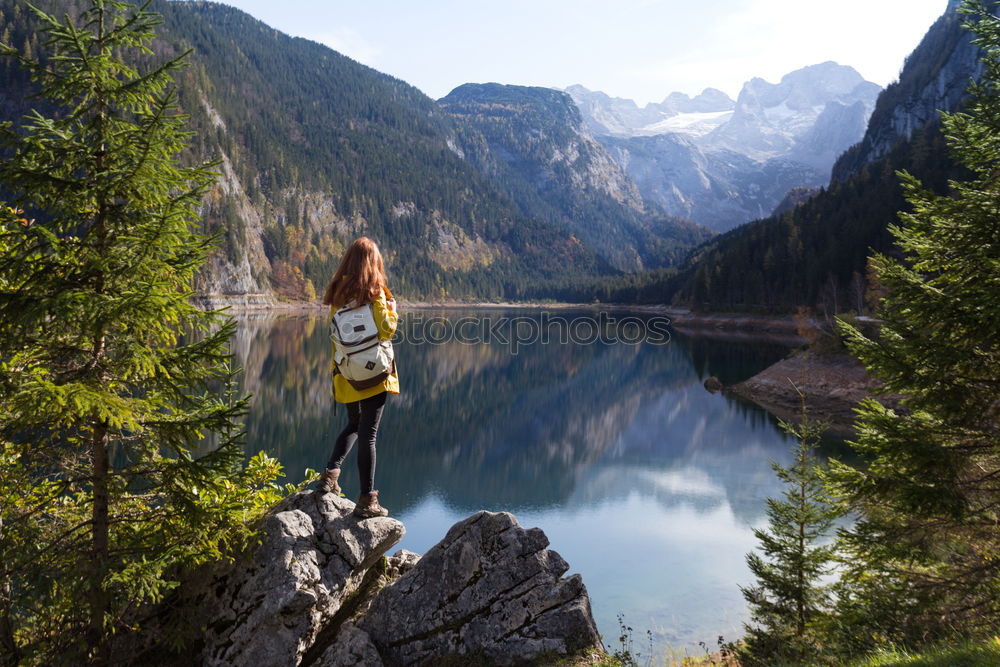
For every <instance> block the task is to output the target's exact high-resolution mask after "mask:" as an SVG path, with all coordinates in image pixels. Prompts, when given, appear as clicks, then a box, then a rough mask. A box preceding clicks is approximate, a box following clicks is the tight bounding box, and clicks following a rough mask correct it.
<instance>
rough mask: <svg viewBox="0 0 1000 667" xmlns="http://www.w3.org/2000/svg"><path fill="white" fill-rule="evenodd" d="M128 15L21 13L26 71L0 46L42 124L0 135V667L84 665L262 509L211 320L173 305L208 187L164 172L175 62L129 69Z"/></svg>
mask: <svg viewBox="0 0 1000 667" xmlns="http://www.w3.org/2000/svg"><path fill="white" fill-rule="evenodd" d="M148 4H149V3H148V2H147V3H146V5H143V6H142V7H140V8H136V7H133V6H131V5H129V4H128V3H125V2H118V1H115V0H91V1H90V2H88V3H86V6H85V7H84V9H83V11H82V12H79V13H76V12H74V16H76V18H75V19H74V18H72V17H71V16H69V15H67V16H66V17H65V18H64V19H62V20H59V19H57V18H55V17H53V16H49V15H47V14H45V13H43V12H41V11H38V10H33V11H34V15H35V17H36V19H37V21H39V22H40V24H41V25H42V26H43V27H44V32H45V35H46V37H45V39H44V41H43V42H42V43H41V47H40V48H39V49H38V50H37V51H41V50H44V51H45V52H46V54H47V58H46V64H45V66H42V64H40V62H39V61H38V60H35V59H32V58H30V57H28V54H18V53H17V52H16V51H14V50H13V49H11V48H10V47H8V46H4V48H3V53H4V54H5V55H7V56H9V57H13V58H15V59H16V60H18V61H19V62H20V63H21V64H22V65H24V66H25V67H27V68H28V69H29V70H30V71H31V73H32V75H33V77H34V78H35V80H36V81H37V82H38V84H39V86H40V87H41V89H42V91H43V97H44V98H46V99H47V100H49V101H51V102H53V103H54V104H56V105H58V107H59V108H61V109H62V110H63V111H62V112H60V113H59V114H58V115H56V116H55V117H43V116H42V115H41V114H39V113H37V112H36V113H33V114H32V115H30V116H29V117H28V118H26V119H25V121H24V122H23V123H22V125H21V127H20V128H17V129H16V130H15V129H13V128H12V127H11V126H10V125H9V124H8V125H6V126H4V127H2V135H3V140H4V141H5V143H6V146H7V153H6V155H5V157H6V158H7V159H6V160H5V162H4V164H3V166H2V167H0V189H2V190H3V191H4V192H6V193H8V194H9V195H10V196H12V197H13V198H14V201H16V202H17V206H18V207H20V208H21V209H23V210H24V213H14V212H13V211H12V210H11V209H5V210H6V214H5V215H4V217H3V219H2V221H0V222H2V224H0V251H2V254H0V442H2V444H3V450H2V461H0V473H2V474H0V511H2V516H0V561H2V565H0V650H2V651H3V652H4V659H5V660H8V661H12V662H13V661H17V660H20V659H22V658H23V659H26V660H32V661H36V662H40V663H49V664H51V663H60V664H62V663H67V662H84V661H91V662H94V663H102V662H106V661H107V659H108V658H109V651H110V642H109V639H110V636H111V635H112V633H116V632H120V631H123V630H125V629H127V628H132V629H134V628H135V627H136V625H137V624H138V623H139V619H138V617H137V616H136V610H137V609H138V608H139V606H140V605H142V604H143V603H146V602H151V601H156V600H158V599H160V598H162V596H163V595H164V593H165V592H166V591H168V590H169V589H170V588H171V587H172V586H173V585H175V583H174V577H176V576H177V574H178V571H179V570H180V569H181V568H183V567H184V566H190V565H192V564H195V563H198V562H202V561H205V560H206V559H214V558H218V557H220V556H223V555H225V554H226V553H228V551H229V550H230V549H232V548H235V547H238V546H240V544H241V542H242V541H243V540H245V539H246V537H247V536H248V529H247V528H246V521H247V520H248V519H249V518H252V515H253V513H255V512H259V511H260V510H261V509H262V508H263V507H264V505H265V504H266V503H268V502H271V501H273V500H274V499H275V491H274V489H273V486H272V485H271V484H270V482H271V480H273V479H274V477H275V476H276V474H277V468H276V463H274V462H273V461H271V460H269V459H266V458H265V457H258V458H256V459H254V461H253V465H252V466H251V467H250V469H248V470H247V471H242V466H241V461H242V458H243V454H242V447H241V440H240V435H241V432H240V428H239V426H238V419H239V418H240V416H241V415H242V414H243V412H244V411H245V408H246V400H245V399H243V398H239V397H237V396H236V395H235V394H234V391H233V386H234V385H233V370H232V368H231V366H230V362H229V359H230V355H229V353H228V348H227V345H228V340H229V338H230V336H231V334H232V332H233V326H234V325H233V322H232V321H230V320H227V319H226V318H224V317H223V316H222V315H221V314H220V313H217V312H203V311H201V310H199V309H197V308H196V307H195V306H193V305H192V304H191V301H190V297H191V295H192V284H193V278H194V275H195V272H196V271H197V270H198V269H199V267H200V266H201V264H202V263H203V261H204V260H205V258H206V255H207V253H209V252H210V251H211V250H212V247H213V245H212V239H210V238H207V237H204V236H201V235H199V234H198V233H196V231H195V230H196V229H197V226H198V222H197V217H196V211H197V208H198V206H199V204H200V201H201V197H202V195H203V193H204V191H205V188H206V187H207V186H208V185H209V184H210V183H211V182H212V179H213V178H214V175H213V173H212V172H211V171H210V170H209V169H207V168H206V167H204V166H202V167H194V168H190V167H181V166H179V163H178V156H179V154H180V153H181V152H182V151H183V150H184V148H185V146H186V144H187V141H188V140H189V138H190V137H189V134H188V132H187V131H186V130H185V127H184V124H185V117H184V116H183V115H181V114H180V113H179V111H178V109H177V108H176V106H175V104H174V92H173V90H172V88H171V74H172V72H174V71H176V70H177V69H178V68H179V67H181V66H182V64H183V57H181V58H178V59H175V60H171V61H169V62H166V63H163V64H160V65H155V64H153V63H152V62H151V61H152V52H151V51H150V50H149V48H148V45H149V44H150V43H151V41H152V39H153V36H154V29H155V27H156V25H157V24H158V22H159V19H158V17H157V16H156V15H155V14H153V13H151V12H149V11H147V9H146V7H147V6H148ZM29 7H30V6H29ZM42 47H43V48H42ZM36 55H37V53H36ZM126 58H127V59H128V60H125V59H126ZM130 63H131V64H130ZM143 63H145V64H147V65H148V66H145V67H141V65H142V64H143Z"/></svg>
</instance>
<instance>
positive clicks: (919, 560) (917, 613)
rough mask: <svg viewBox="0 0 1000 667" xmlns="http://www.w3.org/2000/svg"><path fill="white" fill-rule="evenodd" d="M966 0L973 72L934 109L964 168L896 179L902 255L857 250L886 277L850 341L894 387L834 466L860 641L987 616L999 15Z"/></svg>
mask: <svg viewBox="0 0 1000 667" xmlns="http://www.w3.org/2000/svg"><path fill="white" fill-rule="evenodd" d="M995 10H996V5H995V3H993V2H990V3H988V4H987V3H985V2H981V1H978V0H977V1H974V2H968V3H966V6H965V11H966V13H967V14H968V15H969V17H970V25H969V27H970V28H971V29H973V30H974V31H975V32H976V34H977V35H978V42H979V44H980V45H981V46H982V47H983V52H984V54H985V56H984V64H985V68H986V69H985V75H984V76H983V78H982V79H981V81H980V82H979V83H978V84H975V85H973V86H972V88H971V92H972V95H973V101H972V103H971V105H970V106H969V107H968V110H967V112H965V113H955V114H945V115H944V121H943V122H944V128H945V134H946V136H947V137H948V139H949V143H950V145H951V148H952V153H953V156H954V158H955V159H956V160H958V161H959V162H960V163H961V164H963V165H964V166H965V167H966V168H967V169H969V170H970V171H971V172H972V174H973V177H972V178H971V179H970V180H967V181H964V182H959V181H953V182H951V184H950V188H951V191H952V192H951V194H950V195H948V196H939V195H934V194H932V193H931V192H929V191H928V190H926V189H925V188H923V187H922V185H921V183H920V182H918V181H917V180H916V179H914V178H912V177H910V176H908V175H904V181H905V184H906V193H907V199H908V201H909V203H910V205H911V206H912V212H910V213H905V214H903V215H901V220H902V224H900V225H899V226H896V227H893V228H892V233H893V235H894V236H895V238H896V242H897V243H898V245H899V247H900V248H901V249H902V250H903V251H904V253H905V257H906V259H905V261H896V260H893V259H891V258H888V257H886V256H876V257H875V258H874V260H873V262H874V265H875V267H876V269H877V273H878V277H879V280H880V281H881V283H882V284H883V285H884V287H885V288H886V289H887V295H886V296H885V298H884V300H883V302H882V308H881V318H882V320H884V325H883V327H882V331H881V336H880V337H878V338H877V339H869V338H866V337H865V336H864V335H862V334H861V333H860V332H858V331H857V330H855V329H853V328H851V327H845V329H846V330H847V333H848V334H849V345H850V347H851V349H852V351H853V352H854V353H855V354H856V355H857V356H858V357H859V358H860V359H861V360H862V361H863V362H864V363H865V364H866V366H867V367H868V368H869V369H870V370H871V371H872V372H874V373H875V374H876V375H877V377H878V378H880V379H881V380H882V381H883V382H884V383H885V386H886V388H887V390H888V391H890V392H895V393H898V394H900V395H902V397H903V399H902V405H901V408H900V409H898V410H890V409H888V408H886V407H883V406H882V405H880V404H879V403H877V402H875V401H868V402H866V403H865V404H864V406H863V409H862V411H861V413H860V421H859V426H860V433H859V437H858V439H857V442H856V445H855V446H856V448H857V449H858V451H859V452H860V453H861V454H862V455H863V457H864V461H865V464H864V465H863V466H846V465H842V466H838V467H837V469H836V477H837V480H838V482H839V484H840V485H841V488H842V490H843V492H844V493H846V495H847V497H848V499H849V500H850V501H851V503H852V505H853V508H854V509H855V510H856V511H857V512H858V514H859V519H858V521H857V523H856V525H855V527H854V528H853V529H852V530H851V531H849V532H848V533H846V535H845V536H844V548H845V549H846V553H847V558H846V563H847V565H848V569H847V570H846V571H845V574H844V582H843V592H842V595H841V610H840V611H841V616H842V618H843V620H844V622H845V623H846V624H847V627H850V626H855V627H856V626H858V625H863V626H864V627H865V628H866V632H864V633H858V632H852V633H851V634H852V635H853V638H854V640H855V641H857V640H858V638H861V641H864V638H869V639H870V638H873V637H875V638H882V639H883V640H885V639H888V640H890V641H895V642H900V643H906V644H914V643H920V642H923V641H927V640H931V639H934V638H935V637H946V636H948V637H950V636H954V635H955V634H963V633H971V634H979V633H986V632H995V629H996V627H997V623H998V622H1000V531H998V529H997V526H998V525H1000V399H998V397H1000V392H998V389H1000V19H998V18H997V16H995V15H994V12H995Z"/></svg>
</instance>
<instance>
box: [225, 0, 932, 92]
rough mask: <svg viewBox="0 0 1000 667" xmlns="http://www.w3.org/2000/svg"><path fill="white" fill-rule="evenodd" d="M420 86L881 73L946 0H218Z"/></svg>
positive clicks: (665, 87)
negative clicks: (823, 68)
mask: <svg viewBox="0 0 1000 667" xmlns="http://www.w3.org/2000/svg"><path fill="white" fill-rule="evenodd" d="M226 2H227V4H230V5H233V6H236V7H239V8H241V9H244V10H245V11H247V12H249V13H250V14H252V15H254V16H255V17H257V18H259V19H261V20H262V21H264V22H265V23H268V24H269V25H272V26H274V27H275V28H278V29H279V30H281V31H283V32H286V33H289V34H292V35H298V36H301V37H307V38H309V39H313V40H316V41H318V42H322V43H324V44H327V45H328V46H330V47H332V48H334V49H336V50H337V51H340V52H341V53H344V54H345V55H348V56H350V57H351V58H354V59H355V60H357V61H359V62H362V63H364V64H366V65H369V66H371V67H374V68H375V69H377V70H379V71H382V72H385V73H387V74H391V75H393V76H395V77H398V78H400V79H403V80H404V81H407V82H408V83H411V84H413V85H414V86H416V87H417V88H420V89H421V90H423V91H424V92H425V93H427V94H428V95H430V96H431V97H434V98H440V97H443V96H444V95H446V94H447V93H448V92H449V91H450V90H452V89H453V88H454V87H456V86H458V85H460V84H463V83H467V82H480V83H481V82H487V81H496V82H499V83H509V84H521V85H532V86H550V87H558V88H564V87H566V86H569V85H571V84H574V83H579V84H583V85H584V86H586V87H587V88H590V89H591V90H602V91H604V92H606V93H608V94H610V95H613V96H617V97H628V98H632V99H634V100H636V101H637V102H639V103H640V104H643V103H646V102H650V101H660V100H662V99H663V98H664V97H665V96H666V95H667V93H670V92H672V91H680V92H684V93H688V94H691V95H694V94H696V93H698V92H700V91H701V90H702V89H703V88H705V87H708V86H712V87H715V88H720V89H721V90H723V91H725V92H726V93H728V94H729V95H730V96H733V97H735V96H736V94H737V93H738V92H739V89H740V86H741V85H742V84H743V82H744V81H747V80H748V79H750V78H752V77H754V76H760V77H763V78H764V79H766V80H768V81H771V82H777V81H778V80H779V79H780V78H781V76H782V75H783V74H786V73H788V72H790V71H792V70H795V69H798V68H800V67H804V66H806V65H814V64H816V63H820V62H823V61H826V60H835V61H837V62H838V63H840V64H842V65H851V66H852V67H854V68H855V69H857V70H858V71H859V72H860V73H861V74H862V75H863V76H864V77H865V78H867V79H868V80H870V81H874V82H875V83H878V84H879V85H882V86H885V85H886V84H888V83H890V82H891V81H893V80H895V79H896V78H897V76H898V74H899V70H900V68H901V67H902V64H903V59H904V58H905V57H906V56H907V55H908V54H909V53H910V51H912V50H913V48H914V47H915V46H916V45H917V43H918V42H919V41H920V38H921V37H922V36H923V35H924V33H925V32H926V31H927V29H928V28H929V27H930V25H931V24H932V23H933V22H934V20H935V19H937V17H938V16H940V15H941V14H942V13H943V12H944V10H945V8H946V6H947V4H948V3H947V0H838V1H837V2H829V0H826V1H823V2H820V1H819V0H503V1H499V0H492V1H484V0H226Z"/></svg>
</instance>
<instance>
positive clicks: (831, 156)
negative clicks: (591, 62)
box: [566, 62, 881, 231]
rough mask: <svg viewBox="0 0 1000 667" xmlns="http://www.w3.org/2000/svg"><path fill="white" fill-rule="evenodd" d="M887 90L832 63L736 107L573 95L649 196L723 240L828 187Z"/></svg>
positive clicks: (715, 100) (717, 99)
mask: <svg viewBox="0 0 1000 667" xmlns="http://www.w3.org/2000/svg"><path fill="white" fill-rule="evenodd" d="M880 90H881V88H880V87H879V86H877V85H876V84H874V83H871V82H869V81H865V79H864V78H863V77H862V76H861V75H860V74H858V72H857V71H855V70H854V69H853V68H851V67H845V66H842V65H838V64H837V63H834V62H825V63H821V64H819V65H812V66H810V67H804V68H802V69H799V70H796V71H794V72H791V73H789V74H786V75H785V76H784V77H782V79H781V81H780V82H778V83H776V84H774V83H769V82H767V81H765V80H763V79H760V78H755V79H752V80H751V81H748V82H747V83H746V84H744V86H743V89H742V90H741V92H740V94H739V96H738V98H737V99H736V101H735V102H734V101H733V100H732V99H730V98H729V97H728V96H727V95H726V94H725V93H723V92H721V91H719V90H715V89H713V88H707V89H705V91H704V92H702V93H701V94H700V95H697V96H696V97H694V98H691V97H688V96H687V95H684V94H682V93H671V94H670V95H668V96H667V97H666V98H665V99H664V100H663V102H661V103H651V104H647V105H646V106H645V107H643V108H639V106H638V105H636V104H635V102H633V101H632V100H626V99H622V98H612V97H610V96H608V95H606V94H604V93H601V92H593V91H589V90H587V89H586V88H583V87H582V86H571V87H570V88H568V89H567V90H566V92H568V93H569V94H570V96H571V97H573V99H574V101H575V102H576V103H577V106H578V107H579V108H580V111H581V113H582V114H583V116H584V119H585V121H586V123H587V125H588V126H589V127H590V129H591V131H592V132H593V133H594V134H595V135H597V136H598V137H599V138H600V139H601V141H603V142H604V143H605V144H606V145H608V147H609V148H611V149H612V153H613V154H614V155H615V156H617V158H618V159H619V161H620V162H621V163H622V165H623V166H624V167H625V168H626V170H627V171H628V173H629V175H630V176H631V177H632V179H633V180H634V181H635V182H636V184H637V185H638V186H639V190H640V192H641V193H642V195H643V197H645V198H646V199H648V200H650V201H653V202H656V203H658V204H660V205H662V206H664V207H665V208H666V210H667V211H668V212H669V213H671V214H673V215H679V216H686V217H689V218H690V219H692V220H694V221H695V222H697V223H699V224H702V225H705V226H707V227H710V228H712V229H716V230H719V231H724V230H727V229H730V228H732V227H735V226H736V225H739V224H741V223H743V222H747V221H748V220H752V219H755V218H757V217H760V216H761V215H764V214H766V213H767V212H769V211H771V210H772V209H773V208H774V207H775V206H776V205H777V204H778V203H779V202H780V201H781V200H782V199H783V198H784V196H785V193H787V192H788V190H790V189H791V188H793V187H810V188H811V187H819V186H822V185H825V184H826V183H827V181H828V179H829V174H830V168H831V167H832V166H833V163H834V160H836V158H837V156H839V155H840V154H841V153H842V152H843V151H845V150H846V149H847V148H849V147H850V146H851V145H853V144H854V143H856V142H857V141H858V140H860V139H861V137H862V136H863V135H864V132H865V127H866V123H867V120H868V117H869V116H870V115H871V112H872V110H873V108H874V105H875V99H876V97H877V96H878V94H879V91H880ZM652 137H657V138H658V140H652V139H651V138H652Z"/></svg>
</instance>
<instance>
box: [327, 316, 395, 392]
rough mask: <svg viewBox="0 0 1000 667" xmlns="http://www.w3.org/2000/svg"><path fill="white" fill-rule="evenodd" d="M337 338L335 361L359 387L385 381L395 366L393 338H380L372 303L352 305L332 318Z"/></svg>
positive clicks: (338, 370) (331, 334) (338, 367)
mask: <svg viewBox="0 0 1000 667" xmlns="http://www.w3.org/2000/svg"><path fill="white" fill-rule="evenodd" d="M330 338H331V339H332V340H333V363H334V364H336V367H337V372H338V373H340V374H341V375H343V376H344V379H346V380H347V381H348V382H349V383H350V385H351V386H352V387H354V388H355V389H368V388H369V387H374V386H375V385H377V384H379V383H381V382H382V381H383V380H385V379H386V378H387V377H389V375H390V374H391V373H392V372H393V370H394V369H395V363H396V361H395V353H394V352H393V349H392V341H388V340H384V341H380V340H379V339H378V326H376V324H375V313H374V312H373V311H372V305H371V304H370V303H366V304H365V305H363V306H355V305H352V304H348V305H347V306H344V307H343V308H341V309H340V310H338V311H337V312H335V313H334V314H333V318H332V319H331V320H330Z"/></svg>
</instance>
